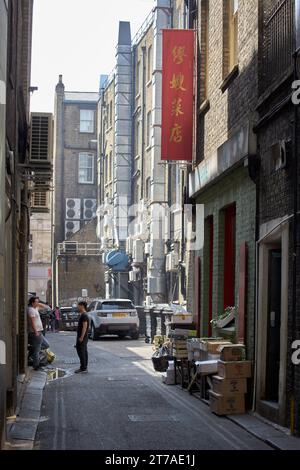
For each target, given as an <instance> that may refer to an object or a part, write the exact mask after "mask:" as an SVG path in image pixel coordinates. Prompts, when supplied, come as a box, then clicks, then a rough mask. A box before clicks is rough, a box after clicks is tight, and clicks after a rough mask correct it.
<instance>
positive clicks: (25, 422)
mask: <svg viewBox="0 0 300 470" xmlns="http://www.w3.org/2000/svg"><path fill="white" fill-rule="evenodd" d="M46 381H47V374H46V373H45V372H42V371H37V372H34V371H32V372H30V378H29V381H28V382H27V385H26V382H25V383H24V382H23V386H24V387H25V390H24V392H23V394H22V395H23V396H22V397H20V400H21V402H20V405H19V406H18V411H17V417H16V419H15V421H14V423H12V424H11V426H10V428H9V429H8V433H7V441H8V442H7V443H6V446H5V447H6V449H7V450H9V449H11V450H13V449H14V450H16V449H27V450H30V449H33V446H34V441H35V437H36V432H37V428H38V425H39V421H40V415H41V407H42V400H43V391H44V388H45V385H46Z"/></svg>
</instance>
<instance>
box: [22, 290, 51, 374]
mask: <svg viewBox="0 0 300 470" xmlns="http://www.w3.org/2000/svg"><path fill="white" fill-rule="evenodd" d="M39 307H40V308H44V305H42V304H40V299H39V298H38V297H31V298H30V299H29V302H28V309H27V319H28V342H29V344H30V345H31V347H32V359H33V368H34V370H38V369H39V366H40V351H41V347H42V345H44V346H45V347H46V348H49V343H48V341H47V340H46V338H45V337H44V335H43V329H44V328H43V324H42V320H41V317H40V314H39V311H38V308H39Z"/></svg>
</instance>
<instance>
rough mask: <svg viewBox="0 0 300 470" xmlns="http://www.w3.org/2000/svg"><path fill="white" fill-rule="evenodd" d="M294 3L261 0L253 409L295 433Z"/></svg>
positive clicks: (298, 398) (299, 267)
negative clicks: (255, 369) (292, 98)
mask: <svg viewBox="0 0 300 470" xmlns="http://www.w3.org/2000/svg"><path fill="white" fill-rule="evenodd" d="M296 3H297V0H296V1H293V0H285V1H283V2H278V1H273V2H270V1H267V0H265V1H263V2H260V11H259V14H260V17H259V18H260V41H259V50H258V51H259V55H258V57H259V70H258V77H259V90H258V91H259V99H258V107H257V110H258V122H257V126H256V128H255V131H256V133H257V138H258V145H259V157H260V171H259V173H258V174H257V178H256V184H257V188H258V211H257V222H258V241H257V245H258V274H257V283H258V299H257V318H258V323H257V377H256V379H257V387H256V408H257V410H258V411H259V412H260V414H262V415H263V416H266V417H267V418H269V419H272V420H273V421H275V422H277V423H280V424H282V425H289V426H291V428H292V429H295V430H297V431H298V432H299V431H300V422H299V416H300V408H299V407H300V375H299V366H298V367H297V366H295V365H293V364H292V360H291V357H292V353H293V350H292V343H293V341H295V340H297V339H299V335H300V331H299V328H300V325H299V320H298V319H299V310H300V307H299V300H298V299H299V292H300V291H299V278H300V276H299V275H300V264H299V228H298V226H299V214H298V215H297V216H296V217H295V214H297V212H298V208H299V176H298V180H297V178H295V175H296V174H297V171H296V169H295V168H296V165H295V162H296V160H299V143H297V142H296V136H297V139H298V140H299V109H297V107H295V106H293V104H292V100H291V93H292V82H293V80H294V79H295V75H294V73H295V72H294V61H293V53H294V51H295V50H296V43H295V34H294V33H295V28H294V25H296V21H295V5H296ZM298 4H299V2H298ZM298 28H299V25H298ZM278 37H279V38H280V43H281V47H276V44H277V40H278V39H277V38H278ZM298 173H299V167H298ZM296 188H297V192H298V198H297V199H298V201H297V204H296V202H295V195H296V191H295V190H296ZM294 229H296V231H295V232H294ZM294 275H295V277H294ZM291 410H294V412H293V411H292V412H291Z"/></svg>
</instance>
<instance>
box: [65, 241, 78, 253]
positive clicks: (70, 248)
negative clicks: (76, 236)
mask: <svg viewBox="0 0 300 470" xmlns="http://www.w3.org/2000/svg"><path fill="white" fill-rule="evenodd" d="M63 247H64V252H65V253H66V254H70V255H76V254H77V253H78V243H77V242H64V244H63Z"/></svg>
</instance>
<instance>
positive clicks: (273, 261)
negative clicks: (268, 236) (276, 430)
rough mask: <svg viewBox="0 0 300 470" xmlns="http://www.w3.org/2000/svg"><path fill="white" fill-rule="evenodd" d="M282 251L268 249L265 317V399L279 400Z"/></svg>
mask: <svg viewBox="0 0 300 470" xmlns="http://www.w3.org/2000/svg"><path fill="white" fill-rule="evenodd" d="M281 265H282V251H281V248H280V249H271V250H269V267H268V279H269V282H268V284H269V285H268V319H267V358H266V362H267V366H266V392H265V399H266V400H267V401H271V402H276V403H278V401H279V372H280V329H281V290H282V286H281V276H282V269H281Z"/></svg>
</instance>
